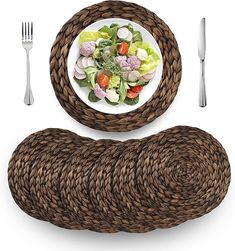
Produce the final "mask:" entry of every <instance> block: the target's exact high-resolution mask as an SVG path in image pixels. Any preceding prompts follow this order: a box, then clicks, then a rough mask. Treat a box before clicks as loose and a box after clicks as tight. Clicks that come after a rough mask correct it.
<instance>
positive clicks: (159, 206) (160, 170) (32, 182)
mask: <svg viewBox="0 0 235 251" xmlns="http://www.w3.org/2000/svg"><path fill="white" fill-rule="evenodd" d="M8 178H9V186H10V189H11V192H12V195H13V197H14V200H15V201H16V203H17V204H18V205H19V206H20V208H21V209H22V210H23V211H25V212H26V213H27V214H29V215H31V216H33V217H35V218H37V219H40V220H44V221H49V222H51V223H53V224H55V225H57V226H59V227H63V228H68V229H89V230H93V231H98V232H117V231H126V232H147V231H151V230H154V229H156V228H169V227H173V226H176V225H178V224H180V223H183V222H185V221H187V220H191V219H194V218H196V217H200V216H202V215H204V214H206V213H208V212H210V211H211V210H212V209H214V208H215V207H217V206H218V205H219V204H220V203H221V201H222V200H223V198H224V196H225V195H226V193H227V190H228V187H229V183H230V165H229V161H228V157H227V155H226V152H225V150H224V149H223V147H222V146H221V144H220V143H219V142H218V141H217V140H216V139H215V138H213V137H212V136H211V135H210V134H208V133H206V132H204V131H202V130H200V129H197V128H192V127H185V126H178V127H174V128H170V129H168V130H165V131H162V132H160V133H158V134H156V135H153V136H149V137H147V138H144V139H140V140H128V141H125V142H120V141H114V140H98V141H95V140H92V139H89V138H85V137H81V136H78V135H77V134H75V133H72V132H70V131H67V130H62V129H46V130H43V131H40V132H37V133H34V134H32V135H30V136H29V137H27V138H26V139H25V140H24V141H23V142H22V143H21V144H20V145H19V146H18V147H17V149H16V150H15V152H14V153H13V156H12V158H11V160H10V163H9V170H8Z"/></svg>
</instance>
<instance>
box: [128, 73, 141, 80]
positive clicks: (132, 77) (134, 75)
mask: <svg viewBox="0 0 235 251" xmlns="http://www.w3.org/2000/svg"><path fill="white" fill-rule="evenodd" d="M139 78H140V73H139V72H138V71H131V72H129V74H128V80H129V81H131V82H135V81H137V80H138V79H139Z"/></svg>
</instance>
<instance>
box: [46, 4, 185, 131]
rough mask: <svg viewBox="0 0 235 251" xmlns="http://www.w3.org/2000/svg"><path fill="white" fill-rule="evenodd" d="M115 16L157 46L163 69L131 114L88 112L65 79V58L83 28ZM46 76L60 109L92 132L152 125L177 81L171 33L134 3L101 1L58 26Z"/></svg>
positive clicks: (177, 61) (177, 58)
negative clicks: (139, 29)
mask: <svg viewBox="0 0 235 251" xmlns="http://www.w3.org/2000/svg"><path fill="white" fill-rule="evenodd" d="M115 17H116V18H124V19H128V20H131V21H133V22H136V23H138V24H140V25H142V26H143V27H144V28H145V29H147V30H148V31H149V32H150V33H151V34H152V35H153V37H154V38H155V39H156V41H157V43H158V45H159V47H160V50H161V52H162V56H163V65H164V66H163V75H162V79H161V82H160V84H159V86H158V88H157V90H156V92H155V93H154V94H153V95H152V97H151V98H150V100H149V101H148V102H146V103H145V104H144V105H143V106H141V107H140V108H138V109H136V110H134V111H132V112H128V113H123V114H116V115H113V114H106V113H102V112H99V111H96V110H94V109H92V108H91V107H89V106H88V105H86V104H85V103H84V102H83V101H82V100H81V99H80V98H79V97H78V96H77V94H76V92H75V91H74V89H73V88H72V86H71V83H70V81H69V78H68V72H67V58H68V53H69V49H70V47H71V45H72V43H73V41H74V39H75V38H76V37H77V36H78V34H79V33H80V32H81V31H82V30H83V29H84V28H85V27H87V26H88V25H90V24H92V23H94V22H96V21H98V20H102V19H105V18H115ZM50 74H51V81H52V84H53V87H54V91H55V94H56V96H57V98H58V100H59V102H60V104H61V106H62V107H63V108H64V109H65V110H66V111H67V113H68V114H69V115H71V116H72V117H73V118H74V119H76V120H77V121H78V122H80V123H82V124H84V125H86V126H89V127H91V128H94V129H99V130H104V131H119V132H125V131H130V130H134V129H137V128H140V127H142V126H144V125H146V124H148V123H150V122H152V121H153V120H154V119H156V118H157V117H159V116H160V115H162V114H163V113H164V112H165V111H166V110H167V109H168V107H169V106H170V104H171V103H172V101H173V100H174V98H175V95H176V93H177V90H178V87H179V84H180V80H181V57H180V53H179V49H178V45H177V42H176V40H175V37H174V35H173V33H172V32H171V30H170V28H169V27H168V26H167V25H166V24H165V23H164V22H163V21H162V20H161V19H160V18H159V17H158V16H157V15H156V14H154V13H153V12H151V11H150V10H148V9H146V8H144V7H142V6H139V5H137V4H134V3H128V2H122V1H105V2H102V3H98V4H95V5H92V6H90V7H87V8H85V9H83V10H81V11H80V12H78V13H77V14H76V15H74V16H73V17H72V18H71V19H70V20H69V21H68V22H67V23H66V24H65V25H64V26H63V27H62V29H61V30H60V32H59V34H58V35H57V37H56V40H55V42H54V44H53V47H52V51H51V57H50Z"/></svg>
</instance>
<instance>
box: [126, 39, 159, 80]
mask: <svg viewBox="0 0 235 251" xmlns="http://www.w3.org/2000/svg"><path fill="white" fill-rule="evenodd" d="M138 48H141V49H144V50H146V51H147V53H148V57H147V58H146V59H145V60H143V61H142V62H141V65H140V69H139V72H140V74H141V76H143V75H145V74H147V73H149V72H150V71H152V70H154V69H156V67H157V66H158V65H159V63H160V57H159V55H158V54H157V52H156V51H155V50H154V49H153V48H152V47H151V45H150V44H149V43H147V42H142V41H138V42H135V43H133V44H131V46H130V47H129V50H128V55H135V54H136V52H137V49H138Z"/></svg>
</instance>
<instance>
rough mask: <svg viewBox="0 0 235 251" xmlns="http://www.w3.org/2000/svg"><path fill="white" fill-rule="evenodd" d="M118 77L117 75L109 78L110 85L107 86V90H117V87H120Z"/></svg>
mask: <svg viewBox="0 0 235 251" xmlns="http://www.w3.org/2000/svg"><path fill="white" fill-rule="evenodd" d="M120 80H121V78H120V76H118V75H113V76H112V77H111V78H110V83H109V86H108V89H114V88H118V87H119V85H120Z"/></svg>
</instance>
